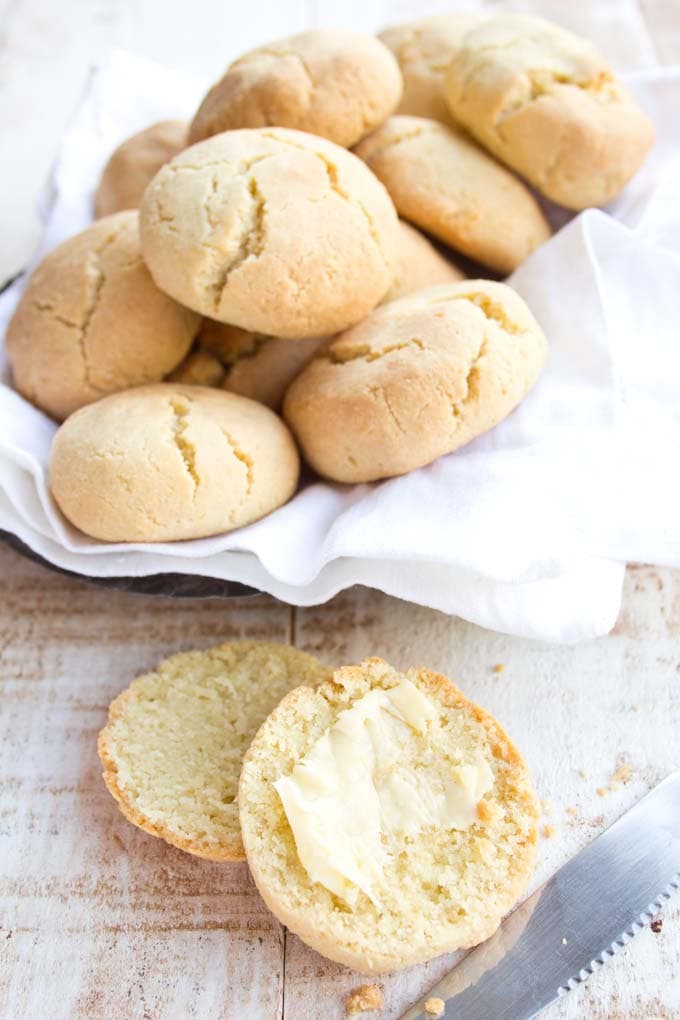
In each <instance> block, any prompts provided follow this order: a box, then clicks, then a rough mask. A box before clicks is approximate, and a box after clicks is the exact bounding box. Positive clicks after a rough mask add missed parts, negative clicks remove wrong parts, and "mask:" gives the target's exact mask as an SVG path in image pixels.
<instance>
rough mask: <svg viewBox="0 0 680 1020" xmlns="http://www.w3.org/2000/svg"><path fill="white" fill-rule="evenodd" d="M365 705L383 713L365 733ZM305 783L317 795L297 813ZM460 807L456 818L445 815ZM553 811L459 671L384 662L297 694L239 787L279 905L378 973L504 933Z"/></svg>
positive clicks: (264, 888) (265, 878) (256, 750)
mask: <svg viewBox="0 0 680 1020" xmlns="http://www.w3.org/2000/svg"><path fill="white" fill-rule="evenodd" d="M390 698H392V699H394V700H393V701H392V702H391V704H390ZM385 701H386V702H388V708H387V711H386V712H385V711H383V710H382V708H381V707H380V706H381V705H382V704H383V703H384V702H385ZM369 702H370V708H369ZM357 713H359V718H357ZM361 713H365V714H366V718H369V719H370V718H374V717H375V715H376V713H377V714H378V715H379V718H378V720H377V721H376V723H375V729H374V728H373V727H372V726H371V727H369V724H368V722H366V723H364V728H363V732H364V733H365V736H364V737H363V739H362V731H361V727H360V725H358V724H359V720H360V718H361ZM371 713H372V714H371ZM352 716H354V722H353V724H350V722H349V720H350V718H352ZM341 728H343V729H342V738H344V743H343V739H341V734H340V732H339V731H340V729H341ZM329 733H330V734H333V733H336V734H337V738H336V741H335V742H334V743H331V750H332V752H333V753H334V754H333V757H331V758H330V760H329V756H328V755H327V754H324V746H323V744H324V741H328V739H329V738H328V734H329ZM345 734H348V735H347V736H345ZM372 734H375V735H374V736H373V741H372V742H371V737H370V735H372ZM371 743H372V747H371ZM347 745H349V754H346V753H345V752H344V748H345V747H346V746H347ZM327 749H328V748H327V746H326V748H325V750H327ZM302 760H305V761H306V764H305V767H304V773H305V775H304V777H300V765H299V763H300V762H301V761H302ZM334 765H335V767H334ZM324 767H325V771H324ZM336 776H337V779H338V781H337V784H336V783H335V782H334V780H335V778H336ZM300 778H303V779H304V780H305V788H306V792H307V796H306V797H305V798H304V799H303V800H302V801H301V802H298V808H299V810H297V811H295V812H294V813H292V817H293V819H294V820H293V822H292V823H291V806H294V805H295V799H294V797H293V796H292V793H291V789H290V783H291V779H292V781H293V782H295V781H296V780H298V779H300ZM359 784H360V788H358V787H359ZM452 784H453V785H452ZM357 788H358V789H357ZM444 790H446V791H447V793H446V794H444V793H443V791H444ZM414 791H415V796H414ZM419 791H423V793H424V794H426V795H427V799H425V796H423V798H422V799H419V798H418V793H419ZM284 798H285V799H284ZM442 798H443V799H444V803H442ZM449 798H450V800H449ZM451 802H453V803H452V804H451ZM449 804H451V806H452V807H454V808H455V812H454V813H455V815H456V817H455V818H454V819H452V820H451V821H449V822H448V824H443V823H442V820H441V817H440V816H441V815H442V814H444V815H448V813H449V812H448V808H449ZM284 805H285V806H284ZM402 808H404V809H406V814H403V813H401V809H402ZM442 809H444V810H443V811H442ZM539 813H540V812H539V808H538V802H537V798H536V794H535V793H534V790H533V787H532V783H531V778H530V776H529V773H528V770H527V767H526V765H525V763H524V761H523V760H522V758H521V757H520V755H519V753H518V751H517V749H516V748H515V746H514V745H513V743H512V742H511V741H510V739H509V737H508V735H507V734H506V733H505V731H504V730H503V728H502V727H501V726H500V724H499V723H498V722H497V721H496V720H495V719H494V718H493V717H492V716H491V715H489V714H488V713H487V712H485V711H484V710H483V709H481V708H479V707H478V706H477V705H474V704H472V702H470V701H468V700H467V698H465V697H464V696H463V694H462V693H461V692H460V691H459V690H458V688H457V687H455V686H454V685H453V684H452V683H451V681H450V680H448V679H447V678H446V677H444V676H441V675H440V674H438V673H433V672H432V671H431V670H429V669H423V668H419V669H409V670H408V671H407V672H406V673H399V672H397V670H395V669H392V667H390V666H388V665H387V663H385V662H383V661H382V660H381V659H367V660H365V661H364V662H362V663H361V665H360V666H346V667H344V668H342V669H339V670H336V671H335V673H334V674H333V679H332V680H328V681H325V682H324V683H322V684H320V685H319V686H318V687H316V688H310V687H298V688H296V689H295V690H293V691H291V692H290V694H287V695H286V696H285V697H284V699H283V701H282V702H281V703H280V704H279V705H278V706H277V708H275V709H274V711H273V712H272V713H271V715H270V716H269V717H268V719H267V720H266V721H265V722H264V723H263V725H262V726H261V728H260V730H259V731H258V733H257V735H256V736H255V738H254V740H253V742H252V744H251V745H250V749H249V750H248V751H247V753H246V755H245V758H244V760H243V769H242V771H241V780H240V783H239V817H240V821H241V833H242V837H243V845H244V847H245V851H246V856H247V858H248V864H249V867H250V871H251V874H252V876H253V878H254V879H255V883H256V885H257V887H258V889H259V890H260V893H261V894H262V897H263V899H264V901H265V903H266V904H267V906H268V907H269V909H270V910H271V911H272V913H273V914H275V916H276V917H277V918H278V919H279V920H280V921H281V922H282V924H285V925H286V926H287V927H288V928H289V929H290V930H291V931H293V932H295V933H296V934H297V935H299V936H300V938H301V939H303V940H304V941H305V942H306V943H307V944H308V945H310V946H312V948H314V949H316V950H317V951H318V952H320V953H323V954H324V955H325V956H328V957H330V958H331V959H332V960H336V961H338V962H339V963H342V964H345V965H346V966H348V967H353V968H354V969H355V970H359V971H363V972H365V973H369V974H379V973H382V972H385V971H389V970H394V969H396V968H398V967H404V966H407V965H410V964H415V963H422V962H424V961H426V960H429V959H431V958H432V957H435V956H438V955H439V954H441V953H447V952H451V951H453V950H455V949H461V948H467V947H469V946H475V945H477V943H479V942H482V941H483V940H484V939H486V938H488V937H489V936H490V935H492V934H493V932H494V931H495V930H496V928H497V927H498V925H499V923H500V921H501V919H502V917H503V915H504V914H505V913H506V912H507V911H508V910H510V908H511V907H512V906H513V905H514V903H515V902H516V901H517V899H518V897H519V896H520V895H521V894H522V892H523V890H524V889H525V887H526V885H527V882H528V880H529V877H530V875H531V872H532V870H533V866H534V861H535V858H536V844H537V820H538V816H539ZM334 820H335V824H333V822H334ZM444 821H445V822H446V821H447V819H445V820H444ZM329 823H330V824H329ZM292 824H293V825H295V827H296V829H297V830H298V832H300V831H305V832H306V836H307V838H306V839H305V841H304V843H301V842H299V841H298V840H297V839H294V838H293V830H292ZM350 826H351V831H349V827H350ZM303 827H304V828H303ZM376 837H377V838H376ZM310 851H315V853H313V854H312V853H310ZM362 856H363V859H362ZM310 859H311V860H313V863H314V864H315V865H316V867H315V868H314V870H313V872H312V874H310V870H309V867H308V865H309V864H310ZM348 861H349V862H352V863H355V864H356V867H353V868H352V869H351V877H350V869H349V868H348V867H347V864H348ZM343 869H344V870H343ZM312 875H313V876H314V877H312ZM366 878H368V879H369V881H368V882H365V881H364V879H366ZM327 882H329V884H330V886H331V888H329V887H328V885H327V884H326V883H327ZM332 890H333V891H332Z"/></svg>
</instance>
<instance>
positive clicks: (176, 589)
mask: <svg viewBox="0 0 680 1020" xmlns="http://www.w3.org/2000/svg"><path fill="white" fill-rule="evenodd" d="M0 541H2V542H4V543H5V544H6V545H8V546H9V547H10V548H12V549H14V551H15V552H18V553H19V555H20V556H23V557H24V558H25V559H28V560H32V562H33V563H38V564H39V565H40V566H42V567H46V568H47V569H48V570H51V571H52V572H53V573H56V574H62V575H63V576H64V577H72V578H74V579H75V580H78V581H84V582H85V583H86V584H90V585H93V586H94V587H96V588H106V589H108V590H109V591H123V592H127V593H129V594H131V595H156V596H161V597H164V598H179V599H228V598H238V597H241V598H243V597H244V596H253V595H261V594H262V592H261V591H259V590H258V589H257V588H251V587H250V586H249V585H247V584H242V583H241V582H240V581H223V580H221V579H220V578H218V577H204V576H203V575H202V574H180V573H176V572H168V573H161V574H148V575H146V576H145V577H126V576H120V577H92V576H91V575H89V574H80V573H78V571H75V570H67V569H66V567H58V566H57V565H56V564H55V563H50V561H49V560H47V559H45V557H44V556H41V555H40V554H39V553H37V552H34V550H33V549H31V547H30V546H28V545H26V543H25V542H23V541H22V540H21V539H20V538H18V537H17V536H16V535H13V534H12V533H11V532H10V531H3V530H2V529H0Z"/></svg>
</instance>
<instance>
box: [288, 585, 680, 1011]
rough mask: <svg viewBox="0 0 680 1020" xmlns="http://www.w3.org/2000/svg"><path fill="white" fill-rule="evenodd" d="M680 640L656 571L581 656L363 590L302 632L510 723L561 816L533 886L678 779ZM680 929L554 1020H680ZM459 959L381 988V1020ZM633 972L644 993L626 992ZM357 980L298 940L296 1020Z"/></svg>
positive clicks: (674, 605) (637, 950)
mask: <svg viewBox="0 0 680 1020" xmlns="http://www.w3.org/2000/svg"><path fill="white" fill-rule="evenodd" d="M679 636H680V571H672V570H657V569H654V568H651V567H650V568H643V567H641V568H635V569H631V570H630V571H629V573H628V575H627V580H626V591H625V601H624V609H623V612H622V614H621V618H620V620H619V624H618V626H617V628H616V630H615V632H614V633H613V634H612V635H611V636H609V637H605V638H601V639H599V640H597V641H591V642H584V643H583V644H580V645H578V646H575V647H560V646H551V645H547V644H543V643H541V642H538V641H526V640H522V639H519V638H511V637H507V636H505V635H502V634H492V633H490V632H488V631H484V630H482V629H481V628H479V627H476V626H474V625H472V624H468V623H465V622H464V621H462V620H455V619H450V618H448V617H446V616H444V615H443V614H441V613H437V612H435V611H433V610H428V609H423V608H419V607H416V606H411V605H408V604H407V603H403V602H399V601H397V600H396V599H392V598H388V597H387V596H384V595H381V594H379V593H377V592H371V591H367V590H365V589H357V590H354V591H352V592H348V593H345V594H344V595H342V596H340V597H339V598H337V599H335V600H334V601H333V603H331V604H329V605H328V606H320V607H317V608H313V609H305V610H300V611H298V622H297V643H298V645H299V647H301V648H304V649H305V650H307V651H310V652H312V653H315V654H319V653H321V652H323V654H324V655H325V656H326V658H327V659H328V661H329V662H337V663H347V662H356V661H359V660H360V659H361V658H362V657H363V656H365V655H369V654H371V655H382V656H383V657H384V658H386V659H387V660H388V661H390V662H391V663H393V664H394V665H396V666H399V667H407V666H409V665H421V664H424V665H428V666H430V667H433V668H435V669H438V670H441V671H442V672H443V673H445V674H447V675H448V676H450V677H451V678H452V679H454V680H455V681H456V682H457V683H458V684H459V685H460V686H461V687H462V689H463V690H464V691H465V693H466V694H468V695H469V696H470V697H471V698H472V699H473V700H475V701H478V702H479V703H480V704H481V705H483V706H484V707H486V708H488V709H489V710H490V711H491V712H493V714H494V715H496V716H497V717H498V718H499V719H500V720H501V722H502V723H503V724H504V725H505V726H506V727H507V729H508V731H509V732H510V734H511V736H512V737H514V739H515V740H516V741H517V743H518V745H519V747H520V749H521V750H522V752H523V753H524V754H525V756H526V758H527V760H528V763H529V765H530V768H531V771H532V774H533V776H534V778H535V782H536V786H537V790H538V792H539V795H540V796H541V797H542V798H544V799H545V800H546V802H548V804H552V808H551V809H550V810H551V814H550V817H549V818H546V819H545V821H546V822H548V823H549V824H551V825H553V826H554V827H555V829H556V835H555V837H554V838H552V839H544V840H543V841H542V843H541V848H540V856H539V863H538V868H537V872H536V876H535V879H534V882H533V883H532V887H535V886H536V885H537V884H539V883H540V882H541V881H544V880H545V879H546V878H547V877H549V875H550V874H552V873H553V872H554V871H555V870H556V869H557V868H558V867H560V866H561V865H562V864H563V863H564V862H565V861H566V860H568V859H569V858H570V857H571V856H573V854H574V853H575V852H576V851H577V850H578V849H579V848H580V847H582V846H584V845H585V844H586V843H588V842H589V841H590V840H591V839H593V837H594V836H595V835H597V833H598V832H600V831H602V830H603V829H604V828H606V827H607V826H608V825H609V824H611V822H613V821H614V820H615V819H616V818H617V817H618V816H619V815H620V814H621V813H622V812H623V811H625V810H626V809H627V808H628V807H630V806H632V804H633V803H635V801H636V800H638V798H639V797H641V796H642V795H643V794H644V793H645V792H646V791H647V790H648V789H650V788H651V787H652V786H653V785H654V784H655V783H657V782H658V781H659V780H660V779H662V778H663V777H664V776H665V775H667V774H668V773H669V772H671V771H672V770H673V769H674V768H677V767H678V764H679V761H678V750H677V725H678V719H680V687H679V685H678V674H679V673H680V643H679V640H678V639H679ZM498 663H502V664H503V665H504V666H505V670H504V672H502V673H500V674H498V673H495V672H494V670H493V667H494V665H496V664H498ZM623 763H626V764H629V765H630V767H631V778H630V781H629V782H627V783H626V784H620V785H619V786H617V787H616V788H615V789H614V790H613V791H611V792H610V791H607V793H606V795H605V796H600V795H599V794H598V792H597V791H598V788H605V787H607V786H608V784H609V781H610V779H611V777H612V775H613V774H614V772H615V771H616V769H617V768H618V766H619V765H621V764H623ZM582 769H583V770H585V771H586V775H582V774H581V770H582ZM584 908H585V909H587V905H584ZM679 925H680V907H679V906H678V905H677V904H676V905H674V906H673V908H672V909H670V910H667V911H666V915H665V921H664V936H663V938H661V937H658V938H657V937H656V936H654V935H653V934H652V933H651V932H645V934H644V936H643V937H640V938H639V939H636V940H635V943H634V945H633V946H631V947H630V948H629V949H627V950H626V952H625V953H623V954H622V955H621V958H620V959H618V960H615V961H613V963H612V964H611V965H609V964H608V965H607V967H606V968H605V969H604V970H603V971H601V972H600V973H599V974H598V975H596V977H595V978H593V979H592V980H591V982H589V983H588V985H586V986H584V988H583V989H581V990H579V992H578V993H575V994H574V995H570V996H568V997H567V998H566V999H565V1000H563V1001H561V1002H559V1003H556V1004H555V1005H554V1006H552V1007H551V1008H550V1009H549V1010H547V1011H546V1012H545V1014H544V1015H545V1017H546V1020H558V1018H559V1020H567V1018H570V1020H571V1018H576V1017H583V1016H588V1017H589V1018H590V1017H598V1018H600V1017H602V1018H604V1017H614V1016H621V1017H626V1018H631V1020H632V1018H639V1020H643V1018H644V1020H649V1018H651V1017H653V1016H654V1017H656V1016H659V1017H664V1016H669V1017H670V1016H676V1015H680V987H678V985H677V983H676V984H675V987H674V986H673V984H672V983H669V982H667V981H666V980H665V975H667V974H672V973H677V972H678V970H679V969H680V938H679V937H678V936H679V934H680V927H679ZM453 959H454V958H448V959H446V958H445V959H442V960H440V961H436V962H433V963H432V964H430V965H429V966H428V967H427V968H412V969H410V970H406V971H403V972H402V973H399V974H395V975H391V976H388V977H386V978H383V979H382V980H381V984H382V985H383V987H384V993H385V1009H384V1011H383V1013H382V1014H381V1015H382V1016H383V1017H384V1018H391V1017H397V1016H399V1015H400V1012H401V1011H402V1010H403V1009H404V1008H405V1007H406V1006H407V1005H408V1004H409V1003H410V1002H411V1001H412V1000H413V999H415V998H416V997H417V996H418V995H420V994H421V993H422V992H423V991H426V990H427V988H428V987H430V985H431V984H432V982H433V980H436V979H437V977H438V976H439V975H440V974H441V973H443V972H444V971H445V970H446V969H447V968H448V967H449V966H450V964H451V963H452V962H453ZM632 971H634V972H635V974H636V975H639V977H640V980H639V981H637V980H636V981H631V980H629V975H630V974H631V972H632ZM359 982H360V979H358V978H357V975H355V974H352V973H351V972H350V971H348V970H346V969H345V968H341V967H338V966H336V965H335V964H331V963H328V962H326V961H324V960H322V959H321V957H319V956H318V955H317V954H315V953H313V952H312V951H311V950H309V949H307V948H306V947H305V946H303V945H302V943H300V942H299V941H298V940H297V939H291V938H288V939H287V942H286V990H285V1004H286V1007H285V1016H286V1018H288V1020H292V1018H294V1020H298V1018H302V1017H305V1018H307V1017H308V1018H309V1020H314V1018H316V1017H318V1018H319V1020H320V1018H321V1017H322V1016H323V1017H335V1016H337V1017H340V1016H341V1015H342V1002H341V1000H342V997H343V995H344V994H345V992H346V991H347V990H349V989H350V988H352V987H354V986H355V985H356V984H357V983H359ZM321 1004H323V1005H321ZM664 1010H665V1011H666V1012H665V1013H664ZM674 1011H675V1012H674Z"/></svg>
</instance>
